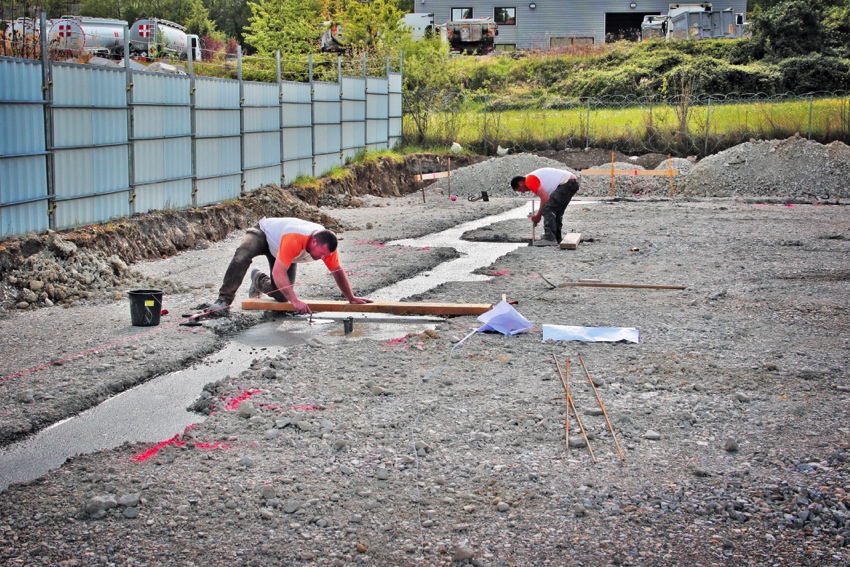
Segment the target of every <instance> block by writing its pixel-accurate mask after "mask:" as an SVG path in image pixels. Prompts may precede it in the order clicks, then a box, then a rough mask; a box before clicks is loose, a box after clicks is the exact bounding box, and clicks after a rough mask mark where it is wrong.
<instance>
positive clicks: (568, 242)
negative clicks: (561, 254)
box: [561, 232, 581, 250]
mask: <svg viewBox="0 0 850 567" xmlns="http://www.w3.org/2000/svg"><path fill="white" fill-rule="evenodd" d="M579 242H581V233H580V232H569V233H567V235H566V236H564V238H563V239H561V250H575V249H576V248H578V243H579Z"/></svg>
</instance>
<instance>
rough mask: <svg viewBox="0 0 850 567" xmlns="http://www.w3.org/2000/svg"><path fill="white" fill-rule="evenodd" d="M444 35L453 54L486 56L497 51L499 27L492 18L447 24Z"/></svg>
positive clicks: (444, 27)
mask: <svg viewBox="0 0 850 567" xmlns="http://www.w3.org/2000/svg"><path fill="white" fill-rule="evenodd" d="M442 33H443V34H445V38H446V41H448V43H449V49H450V50H451V52H452V53H466V54H467V55H473V54H476V55H485V54H487V53H490V52H491V51H493V49H495V42H496V36H497V35H499V26H498V25H496V23H495V22H494V21H493V20H492V19H491V18H472V19H468V20H455V21H452V22H446V25H445V26H443V31H442Z"/></svg>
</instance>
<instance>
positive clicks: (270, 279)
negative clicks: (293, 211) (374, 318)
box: [207, 218, 372, 317]
mask: <svg viewBox="0 0 850 567" xmlns="http://www.w3.org/2000/svg"><path fill="white" fill-rule="evenodd" d="M260 255H264V256H265V257H266V258H267V259H268V261H269V267H270V268H271V276H268V275H266V274H264V273H262V272H260V270H257V269H256V268H255V269H254V270H252V271H251V287H250V289H249V290H248V295H250V296H251V297H259V296H260V295H261V294H263V293H265V294H266V295H270V296H271V297H273V298H274V299H276V300H278V301H288V302H290V303H291V304H292V306H293V307H294V308H295V309H296V310H297V311H298V312H299V313H310V306H309V305H307V304H306V303H304V302H303V301H301V300H300V299H299V298H298V295H297V294H296V293H295V273H296V269H297V266H298V264H300V263H301V262H313V261H316V260H322V261H323V262H324V263H325V266H327V268H328V270H330V272H331V274H332V275H333V277H334V280H335V281H336V285H337V286H338V287H339V289H340V291H341V292H342V295H343V296H345V299H347V300H348V302H349V303H357V304H362V303H372V300H371V299H368V298H365V297H357V296H356V295H354V292H353V291H352V290H351V283H350V282H349V281H348V276H347V275H346V274H345V271H343V269H342V268H341V267H340V264H339V255H338V253H337V238H336V234H334V233H333V232H331V231H330V230H327V229H326V228H325V227H323V226H322V225H320V224H316V223H314V222H310V221H305V220H301V219H297V218H263V219H260V222H259V223H257V225H256V226H254V227H252V228H249V229H248V230H247V231H245V236H244V238H243V239H242V242H241V243H240V244H239V247H238V248H237V249H236V253H235V254H234V255H233V259H232V260H231V261H230V265H229V266H228V267H227V271H226V272H225V274H224V283H222V285H221V288H220V289H219V290H218V299H217V300H216V301H215V302H214V303H213V304H212V305H211V306H210V308H209V311H208V313H207V315H208V316H212V317H215V316H223V315H227V314H228V313H229V311H230V304H231V303H233V299H234V297H235V296H236V290H238V289H239V286H240V285H242V280H243V279H244V278H245V272H247V271H248V267H249V266H250V265H251V262H252V261H253V259H254V258H256V257H257V256H260Z"/></svg>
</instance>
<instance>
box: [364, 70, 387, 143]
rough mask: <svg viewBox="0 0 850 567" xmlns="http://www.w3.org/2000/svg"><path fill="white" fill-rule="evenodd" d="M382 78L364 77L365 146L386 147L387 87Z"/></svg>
mask: <svg viewBox="0 0 850 567" xmlns="http://www.w3.org/2000/svg"><path fill="white" fill-rule="evenodd" d="M388 87H389V85H388V81H387V79H384V78H377V77H367V78H366V147H367V148H369V149H370V150H385V149H387V141H388V134H389V89H388Z"/></svg>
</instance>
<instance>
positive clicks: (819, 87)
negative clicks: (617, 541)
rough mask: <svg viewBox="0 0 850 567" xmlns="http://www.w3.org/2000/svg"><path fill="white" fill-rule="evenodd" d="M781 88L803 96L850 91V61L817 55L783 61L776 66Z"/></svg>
mask: <svg viewBox="0 0 850 567" xmlns="http://www.w3.org/2000/svg"><path fill="white" fill-rule="evenodd" d="M777 69H778V70H779V73H780V74H781V76H782V85H783V88H784V89H785V90H787V91H789V92H794V93H797V94H804V93H809V92H814V91H844V90H850V61H848V60H846V59H839V58H837V57H825V56H823V55H820V54H818V53H813V54H811V55H804V56H802V57H793V58H791V59H784V60H783V61H781V62H780V63H779V64H778V65H777Z"/></svg>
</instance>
